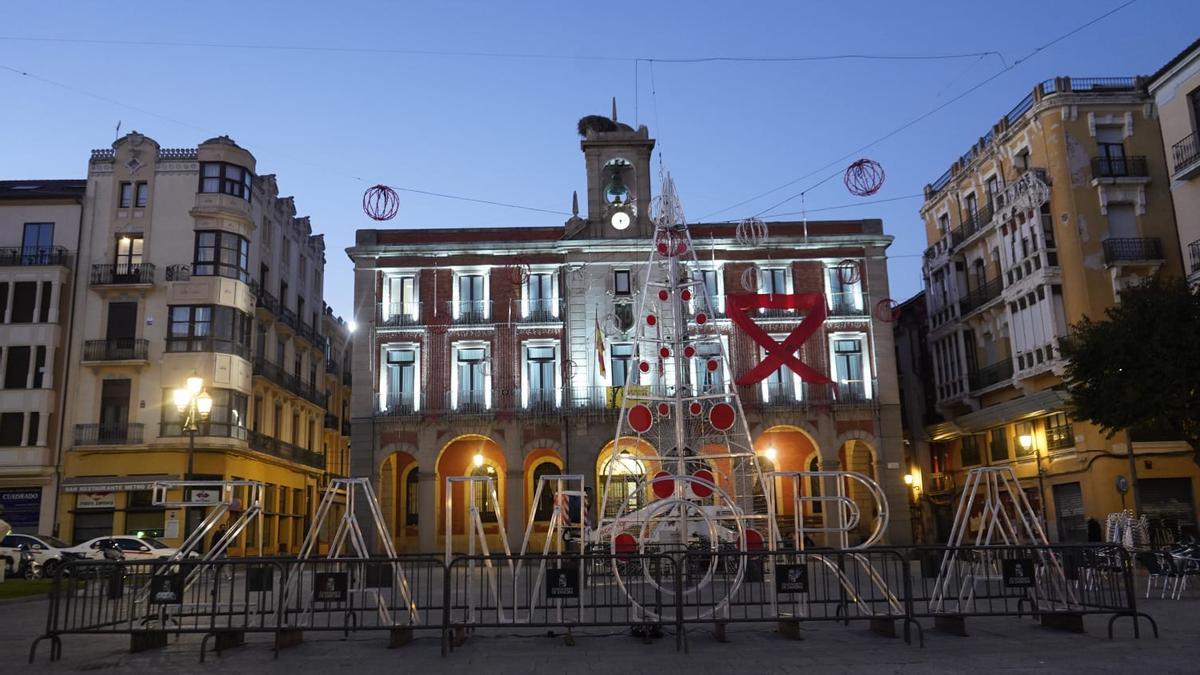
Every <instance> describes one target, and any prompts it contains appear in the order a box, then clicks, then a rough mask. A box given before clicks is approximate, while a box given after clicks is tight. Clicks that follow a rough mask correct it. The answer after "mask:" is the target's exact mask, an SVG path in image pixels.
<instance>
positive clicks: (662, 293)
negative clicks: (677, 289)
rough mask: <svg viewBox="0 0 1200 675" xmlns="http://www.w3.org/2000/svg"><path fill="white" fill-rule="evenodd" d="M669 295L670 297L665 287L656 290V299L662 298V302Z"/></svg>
mask: <svg viewBox="0 0 1200 675" xmlns="http://www.w3.org/2000/svg"><path fill="white" fill-rule="evenodd" d="M669 297H671V294H670V293H668V292H667V289H665V288H664V289H663V290H661V291H659V292H658V299H659V300H662V301H663V302H666V301H667V298H669Z"/></svg>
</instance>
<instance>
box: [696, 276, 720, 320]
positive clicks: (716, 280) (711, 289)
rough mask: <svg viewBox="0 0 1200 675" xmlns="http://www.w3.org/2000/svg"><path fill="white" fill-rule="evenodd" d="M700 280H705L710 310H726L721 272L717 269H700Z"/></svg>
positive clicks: (705, 290) (718, 311)
mask: <svg viewBox="0 0 1200 675" xmlns="http://www.w3.org/2000/svg"><path fill="white" fill-rule="evenodd" d="M700 280H701V281H703V282H704V292H705V296H706V297H707V298H708V309H709V311H711V312H717V313H720V312H723V311H725V303H723V302H721V273H720V272H718V271H717V270H700Z"/></svg>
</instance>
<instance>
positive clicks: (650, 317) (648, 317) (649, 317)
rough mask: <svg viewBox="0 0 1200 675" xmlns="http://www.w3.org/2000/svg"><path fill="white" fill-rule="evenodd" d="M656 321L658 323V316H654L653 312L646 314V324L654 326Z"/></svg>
mask: <svg viewBox="0 0 1200 675" xmlns="http://www.w3.org/2000/svg"><path fill="white" fill-rule="evenodd" d="M656 323H658V317H656V316H654V315H653V314H647V315H646V325H647V326H653V325H654V324H656Z"/></svg>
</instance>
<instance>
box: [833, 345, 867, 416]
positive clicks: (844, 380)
mask: <svg viewBox="0 0 1200 675" xmlns="http://www.w3.org/2000/svg"><path fill="white" fill-rule="evenodd" d="M833 371H834V380H835V381H836V382H837V386H838V397H839V398H841V399H842V400H850V401H862V400H866V399H867V398H870V396H871V391H870V383H868V382H867V380H866V377H865V375H864V368H863V339H862V338H861V337H853V338H835V339H834V340H833Z"/></svg>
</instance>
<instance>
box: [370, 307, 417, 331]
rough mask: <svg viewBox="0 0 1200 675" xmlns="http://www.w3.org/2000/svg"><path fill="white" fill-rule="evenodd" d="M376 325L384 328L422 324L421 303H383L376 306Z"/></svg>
mask: <svg viewBox="0 0 1200 675" xmlns="http://www.w3.org/2000/svg"><path fill="white" fill-rule="evenodd" d="M375 309H376V313H375V325H376V326H378V327H384V328H396V327H400V326H419V325H421V324H422V316H421V303H420V302H381V303H378V304H377V305H376V306H375Z"/></svg>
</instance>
